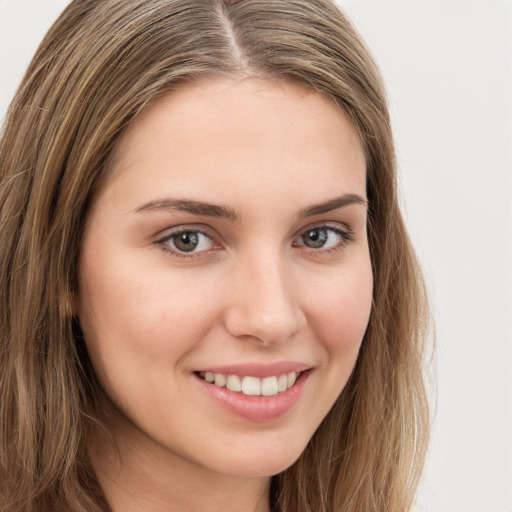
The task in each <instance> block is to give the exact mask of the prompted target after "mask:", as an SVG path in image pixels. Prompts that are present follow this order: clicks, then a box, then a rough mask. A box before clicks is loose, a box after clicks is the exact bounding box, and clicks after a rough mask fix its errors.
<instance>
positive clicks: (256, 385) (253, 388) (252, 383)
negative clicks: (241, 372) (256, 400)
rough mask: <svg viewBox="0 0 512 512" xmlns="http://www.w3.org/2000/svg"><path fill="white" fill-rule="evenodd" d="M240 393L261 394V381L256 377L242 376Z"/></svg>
mask: <svg viewBox="0 0 512 512" xmlns="http://www.w3.org/2000/svg"><path fill="white" fill-rule="evenodd" d="M242 393H243V394H244V395H250V396H257V395H261V381H260V379H258V378H257V377H244V379H243V380H242Z"/></svg>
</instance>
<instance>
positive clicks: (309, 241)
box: [304, 229, 327, 249]
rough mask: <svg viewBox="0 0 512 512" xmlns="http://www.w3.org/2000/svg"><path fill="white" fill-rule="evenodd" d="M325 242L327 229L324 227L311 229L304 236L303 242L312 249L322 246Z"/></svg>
mask: <svg viewBox="0 0 512 512" xmlns="http://www.w3.org/2000/svg"><path fill="white" fill-rule="evenodd" d="M325 242H327V231H326V230H325V229H312V230H311V231H308V232H307V233H306V235H305V237H304V243H305V244H306V245H307V246H308V247H312V248H314V249H318V248H319V247H323V246H324V245H325Z"/></svg>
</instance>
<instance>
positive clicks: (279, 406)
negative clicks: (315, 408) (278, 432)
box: [193, 370, 311, 422]
mask: <svg viewBox="0 0 512 512" xmlns="http://www.w3.org/2000/svg"><path fill="white" fill-rule="evenodd" d="M310 373H311V370H307V371H304V372H302V373H301V374H300V376H299V378H298V379H297V380H296V381H295V384H294V385H293V386H292V387H291V388H289V389H287V390H286V391H283V392H282V393H278V394H277V395H273V396H247V395H244V394H243V393H237V392H235V391H230V390H229V389H226V388H221V387H219V386H216V385H215V384H210V383H208V382H206V381H205V380H203V379H201V378H200V377H198V376H197V375H195V374H193V377H194V378H195V380H196V381H197V382H198V383H199V384H200V385H201V388H202V389H203V390H204V391H205V392H206V393H208V395H209V396H210V397H211V398H212V399H213V400H214V401H215V402H216V403H218V404H219V405H221V406H222V407H224V408H225V409H227V410H228V411H229V412H230V413H232V414H235V415H237V416H240V417H242V418H246V419H248V420H251V421H260V422H262V421H270V420H275V419H277V418H279V417H280V416H282V415H283V414H285V413H286V412H288V411H289V410H290V409H292V408H293V406H294V405H295V404H296V403H297V401H298V400H299V398H300V395H301V393H302V390H303V389H304V385H305V383H306V380H307V379H308V377H309V375H310Z"/></svg>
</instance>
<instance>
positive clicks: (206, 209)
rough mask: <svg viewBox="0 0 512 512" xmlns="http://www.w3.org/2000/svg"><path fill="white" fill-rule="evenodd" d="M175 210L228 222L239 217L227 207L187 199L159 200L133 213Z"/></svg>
mask: <svg viewBox="0 0 512 512" xmlns="http://www.w3.org/2000/svg"><path fill="white" fill-rule="evenodd" d="M162 209H164V210H176V211H180V212H187V213H192V214H195V215H205V216H207V217H218V218H221V219H228V220H233V221H235V220H239V218H240V217H239V215H238V214H237V213H236V211H235V210H233V208H230V207H229V206H220V205H216V204H210V203H203V202H201V201H191V200H187V199H160V200H156V201H150V202H149V203H146V204H144V205H142V206H140V207H139V208H136V209H135V210H134V211H135V212H136V213H138V212H145V211H150V210H162Z"/></svg>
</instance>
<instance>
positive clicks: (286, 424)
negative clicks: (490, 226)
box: [0, 0, 428, 512]
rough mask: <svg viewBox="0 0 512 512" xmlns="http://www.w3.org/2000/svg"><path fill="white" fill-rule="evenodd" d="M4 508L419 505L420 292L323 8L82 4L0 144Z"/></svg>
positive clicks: (331, 9) (390, 178)
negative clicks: (416, 499)
mask: <svg viewBox="0 0 512 512" xmlns="http://www.w3.org/2000/svg"><path fill="white" fill-rule="evenodd" d="M0 169H1V186H0V208H1V210H0V219H1V226H2V228H1V229H2V231H1V233H2V250H1V251H0V258H1V259H0V269H1V272H2V274H1V279H0V282H1V283H2V284H1V286H2V289H1V300H2V308H1V311H2V313H1V317H0V318H1V322H2V323H1V333H2V334H1V336H2V338H1V340H2V341H1V343H2V350H1V356H0V357H1V377H0V379H1V380H0V382H1V384H0V386H1V395H0V396H1V398H0V407H1V424H2V431H1V432H2V433H1V446H0V453H1V461H2V464H1V470H0V471H1V474H0V482H1V484H0V485H1V500H2V501H1V502H0V503H1V507H0V508H1V509H2V510H6V511H29V510H52V511H56V510H76V511H78V510H81V511H85V510H87V511H99V510H113V511H114V512H117V511H121V510H122V511H130V510H151V511H157V510H199V509H201V510H212V511H213V510H221V509H222V510H251V511H252V510H255V511H256V510H257V511H268V510H271V511H293V512H300V511H315V512H317V511H341V510H343V511H361V510H365V511H375V512H377V511H379V512H381V511H383V510H392V511H405V510H408V509H409V507H410V506H411V503H412V500H413V496H414V491H415V488H416V486H417V483H418V478H419V474H420V471H421V467H422V463H423V457H424V451H425V445H426V437H427V430H428V424H427V421H428V417H427V407H426V401H425V394H424V388H423V381H422V348H423V347H422V343H423V336H424V326H425V318H426V306H425V304H426V303H425V297H424V292H423V286H422V281H421V276H420V272H419V269H418V266H417V263H416V260H415V256H414V253H413V250H412V248H411V246H410V243H409V240H408V237H407V234H406V231H405V229H404V226H403V222H402V219H401V216H400V212H399V209H398V203H397V196H396V184H395V163H394V153H393V141H392V135H391V129H390V126H389V116H388V111H387V106H386V101H385V94H384V90H383V87H382V84H381V80H380V78H379V74H378V72H377V69H376V67H375V65H374V63H373V61H372V59H371V57H370V56H369V54H368V51H367V50H366V48H365V46H364V44H363V43H362V42H361V40H360V38H359V36H358V35H357V34H356V32H355V31H354V29H353V28H352V27H351V25H350V24H349V22H348V21H347V20H346V18H345V17H344V15H343V14H342V13H341V12H340V11H339V10H338V8H337V7H336V6H335V4H334V3H332V2H330V1H328V0H315V1H313V2H311V1H305V0H269V1H261V0H259V1H258V0H241V1H234V2H227V1H221V0H217V1H206V0H202V1H192V0H108V1H105V2H96V1H92V0H75V1H73V2H71V4H70V5H69V6H68V8H67V9H66V10H65V11H64V13H63V14H62V16H61V17H60V18H59V20H57V22H56V23H55V25H54V26H53V27H52V29H51V30H50V32H49V33H48V34H47V36H46V38H45V39H44V41H43V43H42V44H41V47H40V48H39V50H38V52H37V54H36V56H35V57H34V59H33V62H32V64H31V65H30V67H29V70H28V71H27V74H26V77H25V78H24V80H23V83H22V85H21V87H20V89H19V91H18V93H17V95H16V97H15V99H14V101H13V103H12V105H11V107H10V110H9V113H8V117H7V123H6V126H5V130H4V133H3V137H2V142H1V146H0Z"/></svg>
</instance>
